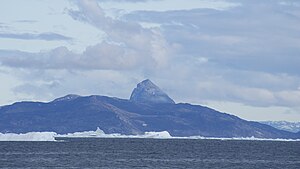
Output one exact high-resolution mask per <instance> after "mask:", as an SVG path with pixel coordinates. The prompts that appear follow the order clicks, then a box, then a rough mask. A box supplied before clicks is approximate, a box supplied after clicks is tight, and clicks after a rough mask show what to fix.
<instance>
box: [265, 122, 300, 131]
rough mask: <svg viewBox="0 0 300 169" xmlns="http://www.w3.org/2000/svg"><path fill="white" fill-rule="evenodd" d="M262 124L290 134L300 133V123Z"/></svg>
mask: <svg viewBox="0 0 300 169" xmlns="http://www.w3.org/2000/svg"><path fill="white" fill-rule="evenodd" d="M260 123H263V124H267V125H269V126H272V127H274V128H277V129H279V130H285V131H289V132H294V133H297V132H300V122H287V121H260Z"/></svg>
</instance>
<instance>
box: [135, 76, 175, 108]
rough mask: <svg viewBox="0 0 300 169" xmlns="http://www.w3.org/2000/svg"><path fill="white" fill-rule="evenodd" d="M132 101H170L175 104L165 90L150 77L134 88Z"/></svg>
mask: <svg viewBox="0 0 300 169" xmlns="http://www.w3.org/2000/svg"><path fill="white" fill-rule="evenodd" d="M130 101H133V102H136V103H150V104H153V103H170V104H175V102H174V100H172V99H171V98H170V97H169V96H168V95H167V94H166V93H165V92H163V91H162V90H161V89H160V88H159V87H157V86H156V85H155V84H154V83H152V82H151V81H150V80H149V79H146V80H144V81H142V82H141V83H139V84H137V87H136V88H135V89H134V90H133V92H132V94H131V96H130Z"/></svg>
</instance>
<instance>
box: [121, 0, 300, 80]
mask: <svg viewBox="0 0 300 169" xmlns="http://www.w3.org/2000/svg"><path fill="white" fill-rule="evenodd" d="M235 2H236V1H235ZM237 2H240V3H241V5H240V6H237V7H235V8H231V9H229V10H222V11H220V10H213V9H193V10H183V11H166V12H154V11H137V12H134V13H131V14H128V15H126V16H124V17H123V19H126V20H129V21H137V22H149V23H159V24H161V29H162V30H163V35H164V36H165V37H166V39H167V41H168V42H169V43H174V44H177V45H178V46H179V47H180V49H181V51H180V52H179V53H178V54H181V55H190V56H195V55H196V56H205V57H207V58H208V60H209V61H210V62H214V63H216V64H218V65H219V66H220V67H224V68H230V69H232V68H234V69H236V70H248V71H264V72H269V73H288V74H294V75H300V74H299V72H300V67H299V66H298V64H299V63H300V57H299V53H300V46H299V44H300V34H299V32H300V19H299V17H298V14H300V13H299V12H298V11H299V9H300V7H299V6H295V5H281V4H280V3H279V2H280V1H255V2H253V1H251V3H250V1H237ZM256 2H257V3H256ZM299 16H300V15H299Z"/></svg>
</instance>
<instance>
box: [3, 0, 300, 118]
mask: <svg viewBox="0 0 300 169" xmlns="http://www.w3.org/2000/svg"><path fill="white" fill-rule="evenodd" d="M299 65H300V1H298V0H189V1H184V0H26V1H23V0H9V1H4V0H1V1H0V82H1V85H0V93H1V97H0V105H7V104H12V103H14V102H18V101H24V100H27V101H45V102H46V101H51V100H53V99H55V98H57V97H61V96H64V95H67V94H79V95H82V96H87V95H107V96H113V97H120V98H129V96H130V94H131V92H132V90H133V88H134V87H135V86H136V84H137V83H139V82H140V81H142V80H144V79H150V80H151V81H153V82H154V83H155V84H156V85H158V86H159V87H160V88H161V89H162V90H164V91H165V92H166V93H168V95H169V96H170V97H171V98H173V99H174V100H175V101H176V102H177V103H179V102H188V103H192V104H200V105H204V106H209V107H211V108H214V109H216V110H219V111H221V112H226V113H229V114H233V115H237V116H239V117H241V118H244V119H246V120H255V121H263V120H285V121H300V66H299Z"/></svg>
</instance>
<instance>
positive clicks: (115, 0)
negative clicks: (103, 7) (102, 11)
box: [98, 0, 162, 3]
mask: <svg viewBox="0 0 300 169" xmlns="http://www.w3.org/2000/svg"><path fill="white" fill-rule="evenodd" d="M98 1H99V2H131V3H132V2H133V3H142V2H147V1H162V0H98Z"/></svg>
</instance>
